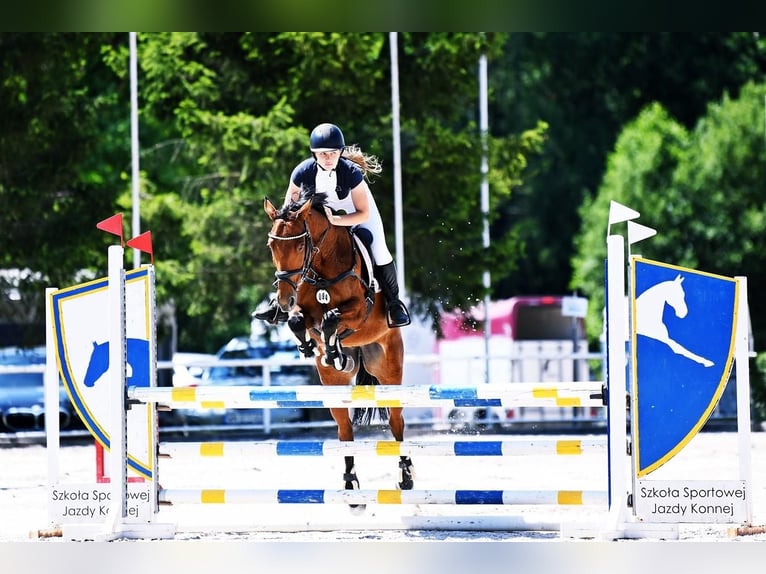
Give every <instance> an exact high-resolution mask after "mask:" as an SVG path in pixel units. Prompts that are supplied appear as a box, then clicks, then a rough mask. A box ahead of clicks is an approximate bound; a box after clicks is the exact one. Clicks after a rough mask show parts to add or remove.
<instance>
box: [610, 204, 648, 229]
mask: <svg viewBox="0 0 766 574" xmlns="http://www.w3.org/2000/svg"><path fill="white" fill-rule="evenodd" d="M640 216H641V214H640V213H639V212H638V211H635V210H633V209H631V208H630V207H627V206H625V205H622V204H621V203H617V202H616V201H614V200H612V201H611V202H610V203H609V225H612V223H620V222H621V221H629V220H631V219H636V218H637V217H640Z"/></svg>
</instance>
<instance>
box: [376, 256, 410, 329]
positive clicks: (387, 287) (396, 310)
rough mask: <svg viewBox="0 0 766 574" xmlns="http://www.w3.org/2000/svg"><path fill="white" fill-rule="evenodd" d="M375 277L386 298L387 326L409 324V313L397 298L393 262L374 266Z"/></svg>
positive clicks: (397, 286)
mask: <svg viewBox="0 0 766 574" xmlns="http://www.w3.org/2000/svg"><path fill="white" fill-rule="evenodd" d="M375 278H376V279H377V280H378V283H380V289H381V291H383V297H385V299H386V318H387V320H388V326H389V327H404V326H405V325H409V324H410V313H409V311H407V307H405V306H404V303H402V301H401V300H400V299H399V283H398V281H397V280H396V266H395V265H394V262H393V261H392V262H391V263H388V264H386V265H376V266H375Z"/></svg>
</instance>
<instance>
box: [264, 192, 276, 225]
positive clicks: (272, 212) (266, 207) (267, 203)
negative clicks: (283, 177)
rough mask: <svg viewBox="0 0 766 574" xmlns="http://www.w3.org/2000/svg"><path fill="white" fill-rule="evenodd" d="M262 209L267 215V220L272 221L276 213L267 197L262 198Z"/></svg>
mask: <svg viewBox="0 0 766 574" xmlns="http://www.w3.org/2000/svg"><path fill="white" fill-rule="evenodd" d="M263 209H264V211H265V212H266V213H267V214H268V215H269V219H271V220H272V221H274V215H275V214H276V213H277V208H276V207H274V204H273V203H271V202H270V201H269V198H268V197H264V198H263Z"/></svg>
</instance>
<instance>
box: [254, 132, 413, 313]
mask: <svg viewBox="0 0 766 574" xmlns="http://www.w3.org/2000/svg"><path fill="white" fill-rule="evenodd" d="M309 147H310V149H311V154H312V157H310V158H308V159H306V160H304V161H302V162H301V163H299V164H298V165H297V166H296V167H295V169H293V173H292V175H291V176H290V183H289V185H288V187H287V192H286V194H285V205H286V204H288V203H289V202H290V201H291V200H292V201H295V200H297V199H298V198H299V195H300V190H301V187H302V186H305V187H316V192H317V193H325V194H327V206H326V207H325V213H326V215H327V218H328V219H329V220H330V222H331V223H332V224H333V225H342V226H346V227H361V228H364V229H367V230H368V231H369V232H370V233H371V235H372V246H371V250H372V256H373V259H374V262H375V265H374V273H375V279H376V280H377V281H378V284H379V285H380V288H381V291H382V292H383V296H384V298H385V300H386V312H387V318H388V326H389V327H404V326H405V325H409V324H410V315H409V312H408V311H407V308H406V307H405V306H404V303H402V301H401V300H400V299H399V284H398V282H397V280H396V267H395V264H394V258H393V256H392V255H391V252H390V251H389V250H388V247H387V246H386V239H385V234H384V231H383V221H382V220H381V218H380V213H379V212H378V207H377V205H376V204H375V199H374V198H373V196H372V193H371V192H370V188H369V186H368V185H367V181H366V180H365V177H366V176H367V174H368V173H372V174H378V173H380V172H381V171H382V167H381V165H380V162H379V161H378V159H377V158H376V157H374V156H371V155H367V154H365V153H363V152H362V151H361V150H360V149H359V148H358V147H357V146H355V145H354V146H349V147H346V142H345V140H344V138H343V132H341V131H340V128H339V127H338V126H336V125H334V124H326V123H325V124H319V125H318V126H317V127H315V128H314V130H313V131H312V132H311V136H310V138H309ZM253 317H255V318H256V319H261V320H264V321H268V322H269V323H272V324H276V323H277V322H281V321H286V320H287V313H285V312H284V311H282V310H281V309H280V308H279V304H278V303H277V302H276V299H272V300H271V301H270V303H269V305H268V307H267V308H266V309H264V310H262V311H256V312H254V313H253Z"/></svg>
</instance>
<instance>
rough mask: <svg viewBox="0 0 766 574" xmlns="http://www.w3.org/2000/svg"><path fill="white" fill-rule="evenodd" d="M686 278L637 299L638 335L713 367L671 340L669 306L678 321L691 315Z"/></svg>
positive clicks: (664, 283) (659, 285) (672, 281)
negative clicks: (666, 316)
mask: <svg viewBox="0 0 766 574" xmlns="http://www.w3.org/2000/svg"><path fill="white" fill-rule="evenodd" d="M683 282H684V278H683V277H682V276H681V274H680V273H679V274H678V275H677V276H676V278H675V279H672V280H670V281H662V282H660V283H657V284H656V285H652V286H651V287H649V288H648V289H647V290H646V291H644V292H643V293H641V295H639V296H638V297H637V298H636V333H637V334H639V335H644V336H645V337H649V338H650V339H655V340H657V341H659V342H661V343H665V344H666V345H667V346H668V347H670V348H671V350H672V351H673V352H674V353H675V354H677V355H681V356H683V357H686V358H687V359H691V360H692V361H695V362H697V363H699V364H701V365H704V366H705V367H712V366H713V362H712V361H710V360H709V359H706V358H704V357H700V356H699V355H697V354H696V353H693V352H692V351H690V350H689V349H687V348H686V347H684V346H683V345H681V343H679V342H678V341H676V340H674V339H673V338H671V336H670V333H668V328H667V326H666V325H665V323H664V322H663V313H664V312H665V305H666V304H667V305H670V307H671V308H672V309H673V311H674V312H675V314H676V317H678V318H679V319H683V318H684V317H686V315H687V314H688V312H689V309H688V307H687V305H686V293H685V292H684V288H683Z"/></svg>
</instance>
